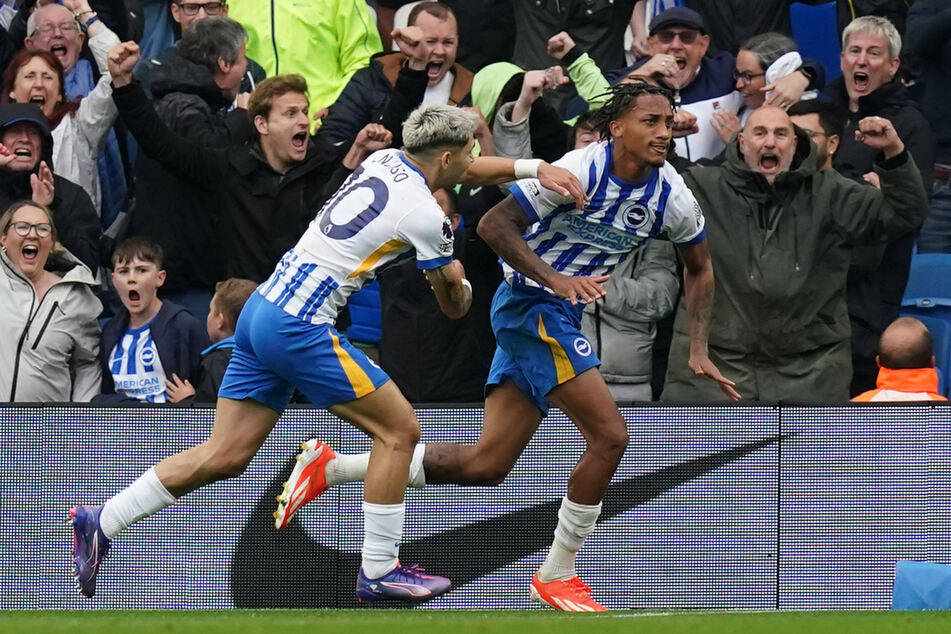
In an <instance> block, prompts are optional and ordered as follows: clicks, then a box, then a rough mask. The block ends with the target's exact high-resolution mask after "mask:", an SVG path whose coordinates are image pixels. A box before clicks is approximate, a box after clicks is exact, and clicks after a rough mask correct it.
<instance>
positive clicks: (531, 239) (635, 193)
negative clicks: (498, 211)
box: [503, 142, 704, 287]
mask: <svg viewBox="0 0 951 634" xmlns="http://www.w3.org/2000/svg"><path fill="white" fill-rule="evenodd" d="M612 150H613V144H612V143H604V142H602V143H593V144H591V145H589V146H588V147H586V148H583V149H580V150H575V151H572V152H569V153H568V154H565V156H563V157H562V158H561V159H559V160H558V161H556V162H555V165H558V166H560V167H563V168H565V169H567V170H568V171H570V172H572V173H573V174H574V175H575V176H577V177H578V180H580V181H581V186H582V187H583V188H584V190H585V192H586V194H587V196H588V201H587V203H585V206H584V209H577V208H576V207H575V203H574V200H573V199H571V198H565V197H564V196H560V195H559V194H557V193H555V192H553V191H551V190H548V189H544V188H543V187H541V185H539V182H538V180H537V179H526V180H520V181H518V182H517V183H515V184H514V185H513V186H512V188H511V193H512V195H513V196H514V197H515V200H516V201H518V203H519V205H520V206H521V207H522V209H523V210H524V212H525V214H526V215H527V216H528V217H529V218H530V219H531V220H532V221H533V222H534V224H533V225H532V226H531V227H530V228H529V230H528V233H527V234H526V235H525V240H526V241H527V242H528V246H529V247H530V248H531V249H532V251H534V252H535V255H537V256H538V257H540V258H541V259H542V260H544V261H545V262H546V263H548V264H549V265H550V266H551V267H552V268H553V269H555V270H556V271H558V272H560V273H563V274H565V275H572V276H575V275H604V274H607V273H610V272H611V270H613V269H614V267H615V266H617V265H618V264H620V263H621V262H623V261H624V260H626V259H627V258H628V256H629V255H630V254H631V253H632V252H633V251H634V250H635V249H637V248H638V247H640V246H641V245H642V244H644V242H645V241H646V240H649V239H651V238H661V239H667V240H670V241H671V242H673V243H674V244H677V245H678V246H690V245H692V244H696V243H698V242H700V241H702V240H703V239H704V231H703V223H704V221H703V214H702V213H701V211H700V205H699V204H697V200H696V198H694V196H693V192H691V191H690V189H689V188H688V187H687V185H686V184H685V183H684V180H683V178H681V176H680V174H678V173H677V172H676V170H674V168H673V167H671V165H670V164H669V163H664V165H663V167H660V168H657V169H654V170H652V171H651V174H650V176H649V177H648V178H647V179H645V180H644V181H642V182H639V183H629V182H626V181H623V180H621V179H620V178H618V177H616V176H614V175H612V174H611V152H612ZM503 267H504V270H505V278H506V279H507V280H508V281H509V282H513V281H514V282H519V283H523V284H526V285H528V286H536V287H537V286H539V284H537V283H536V282H534V281H533V280H531V279H529V278H526V277H525V276H524V275H523V274H521V273H519V272H517V271H515V270H513V269H512V267H510V266H509V265H507V264H505V263H504V262H503Z"/></svg>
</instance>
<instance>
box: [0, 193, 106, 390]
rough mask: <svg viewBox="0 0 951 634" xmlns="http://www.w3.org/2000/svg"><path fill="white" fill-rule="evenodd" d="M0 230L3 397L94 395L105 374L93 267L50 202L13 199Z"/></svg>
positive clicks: (1, 219) (0, 380) (0, 373)
mask: <svg viewBox="0 0 951 634" xmlns="http://www.w3.org/2000/svg"><path fill="white" fill-rule="evenodd" d="M0 230H2V233H0V247H2V248H0V323H2V324H3V327H4V329H5V331H6V336H4V337H0V401H9V402H49V401H65V402H79V401H82V402H85V401H89V399H91V398H92V397H93V396H94V395H96V394H97V393H98V392H99V383H100V377H101V370H100V367H99V360H98V351H99V324H98V321H97V318H98V317H99V313H100V312H101V311H102V305H101V304H100V303H99V300H98V299H96V296H95V294H94V293H93V288H94V286H95V282H94V280H93V275H92V272H90V270H89V268H87V267H86V265H85V264H83V263H82V262H80V261H79V260H78V259H76V257H75V256H73V255H72V254H71V253H70V252H69V251H67V250H66V249H64V248H63V247H62V246H61V245H60V244H59V242H57V234H56V227H55V225H54V224H53V215H52V213H51V212H50V210H49V209H48V208H47V207H46V206H45V205H41V204H39V203H35V202H33V201H30V200H24V201H20V202H17V203H14V204H13V205H11V206H10V207H9V209H7V210H6V211H5V212H4V213H3V215H2V216H0Z"/></svg>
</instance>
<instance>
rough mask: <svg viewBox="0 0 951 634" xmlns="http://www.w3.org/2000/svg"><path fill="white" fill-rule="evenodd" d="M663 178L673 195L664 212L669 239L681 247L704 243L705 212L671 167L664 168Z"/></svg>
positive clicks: (681, 178) (665, 228)
mask: <svg viewBox="0 0 951 634" xmlns="http://www.w3.org/2000/svg"><path fill="white" fill-rule="evenodd" d="M663 178H664V179H665V180H667V182H669V183H670V187H671V193H670V197H669V198H668V200H667V208H666V209H665V210H664V230H665V232H666V234H667V237H668V239H669V240H670V241H671V242H673V243H674V244H676V245H677V246H679V247H688V246H691V245H694V244H697V243H699V242H703V240H704V238H705V237H706V234H705V233H704V230H703V227H704V219H703V211H702V210H701V209H700V203H698V202H697V199H696V198H695V197H694V195H693V192H692V191H690V188H689V187H687V184H686V183H685V182H684V179H683V177H682V176H681V175H680V174H678V173H677V172H676V171H674V169H673V168H672V167H670V166H669V165H665V166H664V171H663Z"/></svg>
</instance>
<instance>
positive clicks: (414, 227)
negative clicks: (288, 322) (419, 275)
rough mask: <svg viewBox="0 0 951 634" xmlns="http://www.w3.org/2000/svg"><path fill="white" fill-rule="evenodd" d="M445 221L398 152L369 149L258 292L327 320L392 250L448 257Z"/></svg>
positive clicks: (429, 260)
mask: <svg viewBox="0 0 951 634" xmlns="http://www.w3.org/2000/svg"><path fill="white" fill-rule="evenodd" d="M452 242H453V241H452V225H451V224H450V222H449V218H448V217H447V216H446V214H445V213H443V210H442V209H441V208H440V207H439V205H438V204H437V203H436V199H435V198H433V195H432V193H431V192H430V191H429V186H428V185H427V184H426V179H425V178H424V177H423V175H422V173H421V172H420V171H419V170H418V169H416V168H415V167H414V166H413V165H411V164H410V163H409V162H408V161H407V160H406V159H405V157H404V156H403V153H402V152H400V151H399V150H394V149H388V150H380V151H379V152H374V153H373V154H372V155H370V156H369V157H368V158H367V159H366V160H365V161H364V162H363V164H362V165H361V166H360V167H359V168H357V170H356V171H354V173H353V174H352V175H351V176H350V178H349V179H347V181H346V182H345V183H344V184H343V185H342V186H341V187H340V189H339V190H337V193H336V194H334V195H333V197H332V198H331V199H330V200H328V201H327V204H326V205H324V207H323V208H322V209H321V210H320V212H319V213H318V214H317V217H316V218H314V220H313V221H312V222H311V223H310V226H308V227H307V230H306V231H305V232H304V235H303V236H302V237H301V239H300V241H299V242H298V243H297V244H296V245H295V246H294V248H293V249H291V250H290V251H288V252H287V253H285V254H284V257H283V258H281V261H280V263H279V264H278V265H277V268H276V269H275V271H274V273H272V274H271V277H269V278H268V279H267V281H265V282H264V283H263V284H261V286H260V287H258V292H259V293H261V294H262V295H264V297H265V298H266V299H267V300H268V301H270V302H271V303H273V304H276V305H277V306H279V307H280V308H282V309H283V310H284V311H285V312H287V313H288V314H291V315H294V316H295V317H297V318H299V319H302V320H303V321H307V322H311V323H314V324H323V323H333V322H334V320H336V318H337V313H338V312H339V310H340V308H341V307H342V306H343V305H344V304H346V303H347V298H348V297H349V296H350V295H351V294H352V293H353V292H354V291H357V290H359V289H360V287H362V286H363V284H364V283H365V282H367V281H368V280H371V279H373V278H374V277H375V276H376V274H377V272H378V271H379V270H380V269H381V268H382V267H384V266H386V265H387V264H389V263H391V262H393V261H394V260H395V259H397V258H398V257H399V256H400V255H402V254H404V253H407V252H408V251H410V250H412V249H416V262H417V266H418V267H419V268H420V269H422V270H426V269H433V268H438V267H440V266H444V265H446V264H448V263H449V262H450V261H451V260H452Z"/></svg>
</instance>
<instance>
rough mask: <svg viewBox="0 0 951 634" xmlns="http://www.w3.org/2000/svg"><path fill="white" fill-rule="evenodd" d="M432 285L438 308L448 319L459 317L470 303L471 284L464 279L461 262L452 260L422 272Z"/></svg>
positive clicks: (465, 311) (464, 272) (464, 313)
mask: <svg viewBox="0 0 951 634" xmlns="http://www.w3.org/2000/svg"><path fill="white" fill-rule="evenodd" d="M424 274H425V275H426V279H427V280H428V281H429V285H430V286H432V287H433V293H435V294H436V301H437V302H438V303H439V310H441V311H442V312H443V314H444V315H445V316H446V317H448V318H449V319H461V318H463V317H465V315H466V313H468V312H469V307H470V306H471V305H472V285H471V284H469V280H467V279H466V271H465V269H464V268H463V267H462V262H460V261H459V260H453V261H452V262H450V263H449V264H446V265H445V266H440V267H439V268H435V269H428V270H426V271H425V272H424Z"/></svg>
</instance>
